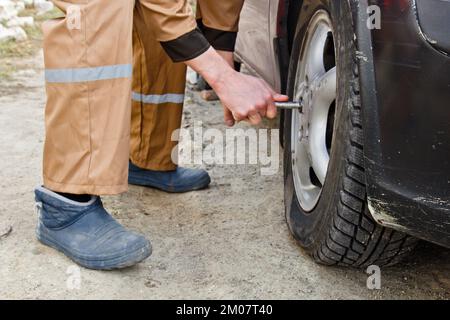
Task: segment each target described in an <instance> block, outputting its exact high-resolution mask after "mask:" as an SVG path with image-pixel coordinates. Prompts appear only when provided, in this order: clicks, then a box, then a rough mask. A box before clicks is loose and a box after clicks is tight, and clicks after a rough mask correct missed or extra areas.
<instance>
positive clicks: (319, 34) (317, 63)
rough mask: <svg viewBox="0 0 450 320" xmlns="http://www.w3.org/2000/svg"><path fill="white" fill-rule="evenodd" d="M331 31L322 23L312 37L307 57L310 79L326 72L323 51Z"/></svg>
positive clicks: (307, 73)
mask: <svg viewBox="0 0 450 320" xmlns="http://www.w3.org/2000/svg"><path fill="white" fill-rule="evenodd" d="M322 29H323V30H322ZM329 31H330V29H329V28H328V27H327V26H326V25H322V24H321V25H319V26H317V30H316V32H315V33H314V35H313V37H312V39H311V45H310V47H309V49H308V53H307V58H306V59H307V60H306V61H307V62H306V75H307V76H308V78H309V79H310V80H312V79H314V78H316V77H317V76H319V75H321V74H324V73H325V66H324V62H323V52H324V48H325V43H326V41H327V37H328V32H329Z"/></svg>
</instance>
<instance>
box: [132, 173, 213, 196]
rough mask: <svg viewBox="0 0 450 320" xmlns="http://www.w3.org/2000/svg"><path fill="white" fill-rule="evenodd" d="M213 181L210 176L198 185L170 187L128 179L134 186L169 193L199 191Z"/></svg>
mask: <svg viewBox="0 0 450 320" xmlns="http://www.w3.org/2000/svg"><path fill="white" fill-rule="evenodd" d="M210 183H211V178H210V177H209V176H208V177H206V178H204V179H202V180H200V181H199V183H197V185H198V186H180V187H169V186H164V185H157V184H151V183H149V182H138V181H130V179H128V184H131V185H133V186H140V187H147V188H152V189H158V190H161V191H165V192H168V193H186V192H190V191H198V190H203V189H206V188H208V187H209V185H210Z"/></svg>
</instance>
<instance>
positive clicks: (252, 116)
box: [248, 113, 261, 125]
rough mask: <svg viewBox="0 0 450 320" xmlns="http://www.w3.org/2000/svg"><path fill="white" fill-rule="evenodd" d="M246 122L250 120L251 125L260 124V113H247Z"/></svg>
mask: <svg viewBox="0 0 450 320" xmlns="http://www.w3.org/2000/svg"><path fill="white" fill-rule="evenodd" d="M248 122H250V123H251V124H252V125H257V124H260V123H261V115H260V114H259V113H255V114H249V115H248Z"/></svg>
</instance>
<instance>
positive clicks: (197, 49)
mask: <svg viewBox="0 0 450 320" xmlns="http://www.w3.org/2000/svg"><path fill="white" fill-rule="evenodd" d="M161 46H162V47H163V49H164V50H165V51H166V53H167V54H168V55H169V57H170V58H171V59H172V61H174V62H183V61H187V60H191V59H194V58H196V57H198V56H199V55H201V54H202V53H204V52H206V51H207V50H208V49H209V47H210V46H211V45H210V43H209V42H208V40H207V39H206V38H205V36H204V35H203V34H202V32H201V30H200V29H199V28H196V29H194V30H192V31H190V32H188V33H186V34H184V35H182V36H180V37H178V38H176V39H174V40H170V41H161Z"/></svg>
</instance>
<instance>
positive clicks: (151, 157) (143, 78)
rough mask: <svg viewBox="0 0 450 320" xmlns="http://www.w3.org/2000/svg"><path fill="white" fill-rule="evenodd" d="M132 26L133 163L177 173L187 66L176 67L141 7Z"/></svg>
mask: <svg viewBox="0 0 450 320" xmlns="http://www.w3.org/2000/svg"><path fill="white" fill-rule="evenodd" d="M133 24H134V28H133V55H134V57H133V60H134V66H133V87H132V88H133V93H132V112H131V152H130V159H131V161H132V162H133V163H134V164H135V165H137V166H139V167H141V168H145V169H150V170H159V171H167V170H174V169H175V168H176V165H175V164H174V163H173V161H172V157H171V155H172V150H173V148H174V147H175V146H176V142H175V141H172V139H171V138H172V133H173V132H174V131H176V130H177V129H179V128H180V125H181V118H182V112H183V100H184V91H185V85H186V65H185V64H184V63H173V62H172V61H171V60H170V58H169V56H168V55H167V54H166V53H165V51H164V50H163V49H162V47H161V45H160V44H159V42H158V41H156V40H155V38H154V37H153V36H152V34H151V32H148V30H147V29H146V28H145V21H144V16H143V12H142V7H141V6H140V5H139V4H137V10H135V14H134V23H133Z"/></svg>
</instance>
